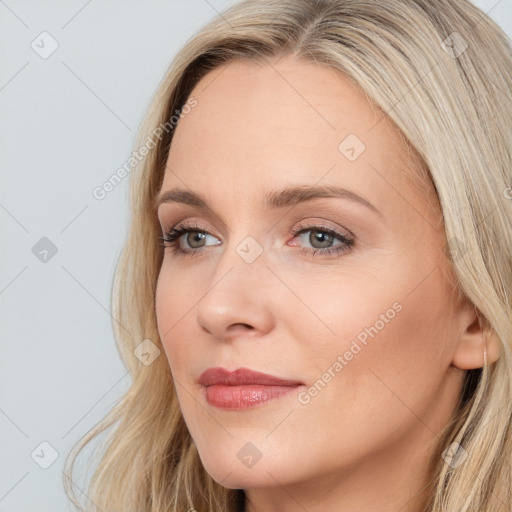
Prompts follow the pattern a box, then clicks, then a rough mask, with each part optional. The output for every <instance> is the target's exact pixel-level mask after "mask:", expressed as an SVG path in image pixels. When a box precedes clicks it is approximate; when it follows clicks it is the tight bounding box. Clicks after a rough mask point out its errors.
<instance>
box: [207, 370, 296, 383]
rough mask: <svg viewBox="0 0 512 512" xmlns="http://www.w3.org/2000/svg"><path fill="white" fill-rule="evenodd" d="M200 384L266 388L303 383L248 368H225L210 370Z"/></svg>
mask: <svg viewBox="0 0 512 512" xmlns="http://www.w3.org/2000/svg"><path fill="white" fill-rule="evenodd" d="M199 384H201V385H202V386H212V385H214V384H223V385H225V386H239V385H243V384H260V385H266V386H300V385H303V383H302V382H300V381H297V380H289V379H280V378H279V377H274V376H273V375H268V374H266V373H262V372H258V371H254V370H250V369H248V368H237V369H236V370H234V371H232V372H230V371H228V370H226V369H225V368H220V367H216V368H208V370H206V371H205V372H203V373H202V374H201V376H200V377H199Z"/></svg>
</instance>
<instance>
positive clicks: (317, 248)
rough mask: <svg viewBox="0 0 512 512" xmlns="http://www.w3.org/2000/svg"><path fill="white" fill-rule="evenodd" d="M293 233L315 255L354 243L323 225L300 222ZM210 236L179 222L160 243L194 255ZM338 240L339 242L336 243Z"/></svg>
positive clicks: (303, 251)
mask: <svg viewBox="0 0 512 512" xmlns="http://www.w3.org/2000/svg"><path fill="white" fill-rule="evenodd" d="M307 233H310V234H309V236H306V234H307ZM292 234H293V236H294V238H299V239H300V240H301V242H302V243H306V244H308V243H309V244H311V245H312V248H308V247H302V248H301V249H300V253H301V254H310V255H315V254H318V253H319V254H320V255H322V256H324V255H329V254H339V253H342V252H346V251H349V250H350V248H351V247H352V246H353V244H354V239H353V238H349V237H348V236H346V235H344V234H342V233H339V232H338V231H336V230H335V229H333V228H330V227H327V226H322V225H320V226H319V225H312V226H304V225H302V224H299V226H297V227H296V228H295V230H294V231H293V233H292ZM297 235H299V236H297ZM208 237H212V238H215V237H214V236H213V235H211V234H210V233H208V232H207V231H205V230H204V229H202V228H201V227H200V226H199V225H197V224H194V225H187V224H178V225H177V226H176V227H173V228H171V229H170V230H169V232H167V233H165V234H164V235H163V236H162V237H160V239H161V241H162V242H161V244H160V245H162V246H163V247H164V248H166V247H169V248H170V249H171V251H172V253H173V254H176V255H187V254H189V255H192V256H193V255H196V254H200V253H202V252H203V251H204V250H205V248H206V247H208V245H206V240H207V238H208ZM181 239H183V241H184V243H185V245H187V246H188V247H182V244H181ZM336 240H338V242H339V243H336ZM220 243H221V242H220V241H219V242H216V243H213V244H210V245H219V244H220ZM292 245H296V244H292Z"/></svg>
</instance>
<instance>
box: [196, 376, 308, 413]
mask: <svg viewBox="0 0 512 512" xmlns="http://www.w3.org/2000/svg"><path fill="white" fill-rule="evenodd" d="M198 382H199V384H201V385H202V386H204V393H205V398H206V401H207V402H208V403H209V404H210V405H212V406H214V407H219V408H221V409H246V408H249V407H253V406H255V405H258V404H261V403H264V402H267V401H269V400H273V399H276V398H279V397H281V396H284V395H286V394H288V393H290V392H292V391H294V390H296V389H297V388H298V387H300V386H304V383H303V382H300V381H297V380H290V379H281V378H279V377H275V376H274V375H269V374H266V373H262V372H258V371H254V370H250V369H248V368H238V369H236V370H234V371H232V372H230V371H228V370H226V369H225V368H220V367H216V368H209V369H208V370H206V371H205V372H203V373H202V374H201V376H200V377H199V380H198Z"/></svg>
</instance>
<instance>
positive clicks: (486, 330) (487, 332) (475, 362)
mask: <svg viewBox="0 0 512 512" xmlns="http://www.w3.org/2000/svg"><path fill="white" fill-rule="evenodd" d="M458 318H459V319H460V330H459V333H460V335H459V339H458V340H457V343H456V345H455V352H454V353H453V359H452V365H453V366H455V367H457V368H459V369H461V370H472V369H474V368H482V367H483V366H484V364H487V365H490V364H492V363H494V362H495V361H497V360H498V358H499V356H500V351H501V343H500V340H499V338H498V335H497V334H496V333H495V332H494V331H493V330H492V329H491V327H490V326H488V325H487V322H485V319H484V318H482V317H481V316H480V315H479V313H478V312H477V310H476V308H475V307H474V306H473V305H472V304H470V303H469V302H466V303H465V304H464V305H463V306H462V309H461V310H460V311H459V317H458ZM484 349H485V351H486V353H487V361H484Z"/></svg>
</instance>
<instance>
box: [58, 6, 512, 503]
mask: <svg viewBox="0 0 512 512" xmlns="http://www.w3.org/2000/svg"><path fill="white" fill-rule="evenodd" d="M511 90H512V55H511V49H510V46H509V45H508V42H507V39H506V36H505V35H504V34H503V32H502V31H501V30H500V29H499V27H498V26H497V25H496V24H495V23H493V22H492V21H491V20H490V19H489V18H488V17H486V16H485V15H484V13H483V12H481V11H480V10H478V9H477V8H476V7H474V6H473V5H472V4H471V3H469V2H468V1H465V0H456V1H454V0H437V1H436V2H431V1H427V0H387V1H386V2H368V1H366V0H351V1H347V0H318V1H311V0H293V1H292V0H247V1H245V2H241V3H239V4H238V5H236V6H234V7H232V8H230V9H228V10H227V11H225V12H224V13H222V15H221V16H219V17H218V18H217V19H215V20H214V21H213V22H211V23H210V24H209V25H208V26H206V27H205V28H203V29H202V30H201V31H200V33H199V34H197V35H196V36H195V37H194V38H193V39H192V40H191V41H189V42H188V43H187V44H186V46H185V47H184V48H183V49H182V50H181V52H180V53H179V54H178V55H177V57H176V59H175V61H174V62H173V64H172V66H171V68H170V69H169V71H168V73H167V75H166V76H165V78H164V80H163V82H162V84H161V86H160V87H159V90H158V91H157V93H156V96H155V98H154V100H153V104H152V107H151V108H150V111H149V114H148V117H147V120H146V123H145V125H144V127H143V129H142V130H141V134H140V138H139V142H138V148H139V149H141V152H142V148H145V150H144V151H143V153H144V155H145V158H144V160H143V161H142V163H141V164H139V165H138V166H137V167H136V168H135V169H134V170H133V171H132V175H131V179H132V182H131V186H132V188H131V202H132V219H131V230H130V233H129V239H128V240H127V243H126V246H125V247H124V251H123V253H122V257H121V260H120V263H119V265H118V267H117V269H116V283H115V284H116V286H115V294H114V299H115V300H114V302H113V305H114V310H113V312H114V316H115V317H116V318H117V319H118V321H119V323H120V325H121V326H122V328H119V327H117V326H115V327H116V338H117V341H118V344H119V348H120V351H121V354H122V356H123V359H124V362H125V364H126V365H127V367H128V368H129V370H130V372H131V375H132V378H133V383H132V386H131V388H130V390H129V391H128V392H127V393H126V395H125V396H123V398H122V400H121V401H120V402H119V404H118V405H117V406H116V407H115V408H114V409H113V410H112V411H111V413H110V414H109V415H108V416H107V417H106V418H105V420H104V421H103V422H102V423H100V424H99V425H98V426H97V427H96V428H95V429H93V430H92V431H91V432H90V433H89V434H88V435H87V436H86V437H85V438H84V439H82V440H81V442H80V443H79V444H78V445H77V446H76V447H75V449H74V450H73V452H72V453H71V454H70V457H69V459H68V464H67V466H66V478H65V485H66V489H67V491H68V493H69V494H70V496H71V497H72V499H73V501H74V503H75V504H77V505H78V502H77V500H76V499H75V498H74V496H73V495H72V490H73V489H72V472H71V469H72V462H73V460H74V458H75V457H76V455H77V453H78V451H79V450H81V449H82V448H83V446H85V445H86V444H87V443H88V442H89V441H90V440H92V439H93V438H95V437H96V436H97V435H98V434H100V433H101V432H103V431H104V430H105V429H107V428H109V427H114V428H113V429H112V431H111V433H110V436H109V437H108V438H107V440H106V441H105V443H104V444H103V445H102V447H101V451H100V453H101V457H102V458H101V460H100V463H99V465H98V467H97V469H96V472H95V473H94V475H93V480H92V482H91V485H90V488H89V489H88V490H87V493H86V494H87V496H88V499H87V500H86V510H97V509H98V508H99V509H101V510H108V511H109V512H110V511H112V512H114V511H116V512H117V511H119V512H120V511H123V512H124V511H128V510H133V511H148V512H149V511H153V512H156V511H159V512H160V511H164V510H165V511H167V510H169V511H171V510H172V511H180V512H181V511H187V510H196V511H200V512H202V511H212V510H215V511H238V510H246V511H250V512H259V511H267V512H268V511H277V510H279V511H295V510H308V511H310V512H313V511H317V510H322V511H337V512H346V511H353V510H364V511H365V512H374V511H379V512H391V511H393V512H395V511H398V510H403V511H405V510H407V511H409V512H420V511H432V512H433V511H450V512H453V511H457V512H463V511H478V512H491V511H492V512H497V511H500V512H501V511H503V512H504V511H507V512H508V511H510V510H511V506H512V496H511V483H512V482H511V474H512V473H511V469H512V468H511V460H512V431H511V413H512V403H511V401H510V396H512V386H511V380H512V368H511V353H510V347H511V341H512V322H511V318H512V304H511V292H512V200H511V198H512V188H511V187H512V177H511V169H512V153H511V147H512V106H511V102H510V91H511ZM150 143H151V145H150ZM115 423H117V425H115V426H114V424H115ZM94 507H97V508H94Z"/></svg>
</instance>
